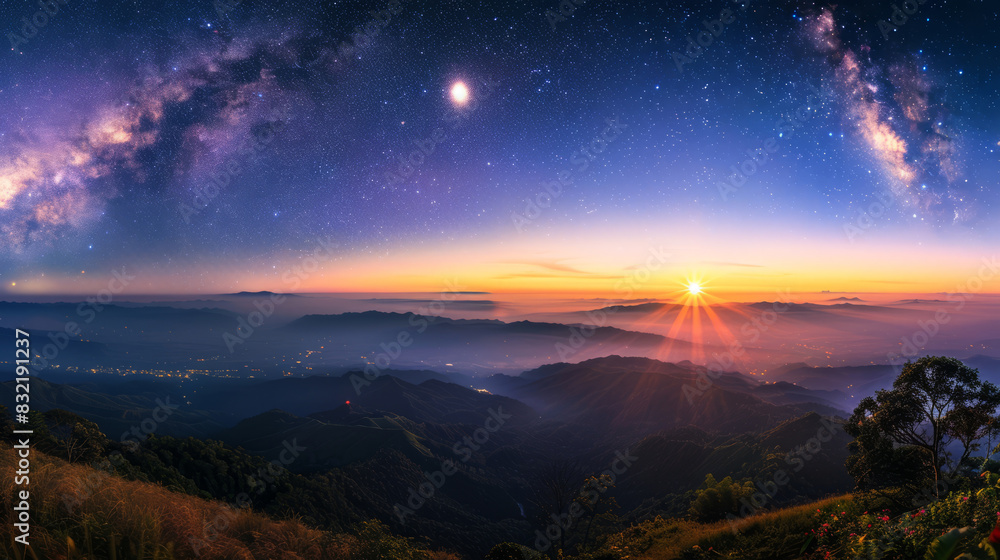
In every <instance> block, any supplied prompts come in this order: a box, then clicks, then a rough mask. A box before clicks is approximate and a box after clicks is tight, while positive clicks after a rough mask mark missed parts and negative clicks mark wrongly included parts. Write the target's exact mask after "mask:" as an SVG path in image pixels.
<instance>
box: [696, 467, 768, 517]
mask: <svg viewBox="0 0 1000 560" xmlns="http://www.w3.org/2000/svg"><path fill="white" fill-rule="evenodd" d="M754 491H755V488H754V486H753V482H751V481H750V480H746V481H744V482H743V484H740V483H738V482H734V481H733V479H732V477H729V476H727V477H726V478H724V479H722V481H721V482H717V481H716V480H715V477H714V476H713V475H712V474H711V473H709V474H708V475H707V476H706V477H705V482H703V483H702V485H701V487H700V488H699V489H698V490H697V491H696V492H695V495H694V499H693V500H691V507H690V508H688V513H689V514H691V517H692V518H694V519H695V520H696V521H700V522H702V523H708V522H711V521H718V520H720V519H724V518H725V517H726V514H727V513H736V512H737V511H739V509H740V498H744V497H749V496H750V495H751V494H753V493H754Z"/></svg>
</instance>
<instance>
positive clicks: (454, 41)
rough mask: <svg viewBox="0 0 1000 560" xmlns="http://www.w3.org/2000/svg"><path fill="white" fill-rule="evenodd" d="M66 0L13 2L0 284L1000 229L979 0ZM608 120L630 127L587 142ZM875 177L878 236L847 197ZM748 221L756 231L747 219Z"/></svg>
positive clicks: (990, 78) (785, 246) (25, 286)
mask: <svg viewBox="0 0 1000 560" xmlns="http://www.w3.org/2000/svg"><path fill="white" fill-rule="evenodd" d="M57 4H58V6H59V12H58V13H57V14H55V15H52V16H46V17H45V18H40V17H39V16H38V15H37V12H39V9H40V8H39V5H38V4H37V2H36V3H35V4H30V3H28V2H19V3H15V4H12V3H5V4H4V5H3V6H2V7H0V22H4V24H5V25H6V26H7V27H6V30H5V32H6V33H7V38H8V40H9V41H10V42H11V43H12V48H11V49H10V50H8V51H5V52H3V53H2V54H0V65H2V66H3V68H4V72H2V73H0V103H2V105H0V107H2V109H0V289H2V290H8V291H22V290H23V291H35V292H53V291H59V290H60V289H70V288H72V289H76V290H79V291H84V292H86V291H88V290H92V289H93V288H94V286H98V284H85V282H87V281H92V282H98V280H96V279H94V280H89V279H90V278H92V276H91V275H93V272H92V271H95V270H96V271H107V270H116V269H118V268H120V267H121V266H125V265H128V266H132V267H134V268H135V269H136V270H137V271H139V276H138V278H139V279H138V280H137V281H136V284H135V285H136V286H137V287H136V289H137V290H140V289H146V290H150V291H170V290H174V289H179V290H194V291H213V290H220V289H230V288H236V287H237V284H238V285H239V286H240V287H242V286H244V285H247V286H256V287H261V288H263V287H268V286H270V287H275V288H278V287H280V286H278V285H276V284H274V283H275V282H277V280H276V279H278V278H280V276H281V273H282V270H283V269H287V267H288V266H290V264H292V263H294V262H295V261H296V260H297V259H301V258H303V255H308V254H309V253H310V251H312V249H313V247H314V246H315V240H316V239H320V238H323V239H327V238H330V239H336V240H337V241H338V243H339V245H338V247H340V249H339V250H340V251H341V253H340V254H339V256H338V258H342V259H343V260H342V261H341V260H339V261H337V262H338V263H339V264H337V265H332V264H331V265H330V267H329V269H325V270H324V272H323V274H324V275H325V276H323V278H324V279H325V280H323V282H326V284H322V285H321V284H316V286H313V287H317V286H319V287H329V289H337V288H338V287H339V286H343V285H347V284H346V283H345V282H346V280H347V279H350V278H354V277H356V275H358V274H360V273H361V272H360V271H365V270H369V271H373V270H376V269H378V270H383V269H384V270H386V271H391V272H387V273H386V274H388V275H390V276H391V277H392V278H394V279H395V280H394V282H395V284H396V285H399V286H403V285H405V284H406V282H407V281H413V282H418V281H419V282H423V284H421V285H428V284H430V285H437V284H435V283H434V282H438V283H439V280H437V279H436V280H435V281H434V282H430V281H428V280H427V278H429V277H431V276H435V275H438V274H439V273H438V272H437V270H438V269H439V268H440V266H439V264H437V260H435V261H434V262H431V261H429V260H427V259H425V260H424V261H421V260H420V259H413V260H408V261H406V264H405V270H404V269H400V268H399V267H402V266H403V264H401V263H402V261H399V260H398V259H400V258H401V257H402V256H405V255H411V254H416V253H415V252H420V254H429V255H434V259H440V260H441V261H448V260H453V261H454V260H456V259H461V258H464V257H462V255H467V254H475V255H476V256H477V259H480V260H481V261H482V262H483V263H486V264H485V265H483V266H482V267H480V269H479V271H480V272H479V273H478V274H479V277H480V278H485V279H486V280H488V282H487V283H489V282H494V284H495V285H492V287H493V288H497V287H502V286H503V285H504V284H503V283H504V282H508V281H514V280H512V279H526V278H529V277H531V275H532V274H533V273H534V272H533V271H532V270H529V269H518V268H516V267H515V266H514V265H511V264H510V263H512V262H521V263H536V262H544V263H549V265H553V266H563V267H569V268H571V269H572V270H574V271H577V272H574V273H573V274H574V275H575V276H574V278H582V277H590V278H592V279H599V278H609V277H614V276H615V275H618V274H619V272H620V270H619V269H618V268H616V267H619V268H620V267H628V266H630V265H631V262H621V261H623V260H625V261H627V257H626V255H632V254H634V255H636V258H640V259H641V258H642V255H645V254H646V253H647V252H648V251H649V250H650V249H651V248H657V247H660V246H663V244H664V243H666V244H667V245H668V248H667V249H666V250H668V251H672V252H676V253H678V254H679V253H683V252H685V251H687V252H690V253H692V254H694V253H699V252H700V254H699V257H698V258H697V260H698V261H703V262H707V263H725V262H736V263H737V264H738V265H740V267H738V268H739V270H734V271H733V273H734V274H739V275H742V277H746V278H750V277H751V276H752V275H753V274H756V275H757V276H756V277H757V278H764V277H766V276H768V275H769V277H772V278H773V277H780V276H781V275H783V274H788V273H789V272H788V270H787V267H785V265H784V264H783V263H785V262H795V261H796V259H795V255H796V254H801V255H806V256H808V255H811V254H813V253H814V252H815V249H814V246H816V244H820V245H822V246H823V247H825V248H827V249H828V250H829V251H837V252H840V251H843V252H844V254H845V255H846V254H848V253H847V252H848V251H856V252H858V253H856V254H855V257H845V258H846V259H847V260H846V261H845V262H846V263H855V262H861V261H863V260H865V259H869V260H873V261H877V260H878V259H879V256H878V255H877V254H876V253H874V251H875V247H896V246H907V247H909V246H911V245H914V244H917V245H920V246H924V247H930V246H934V247H938V248H939V247H942V246H952V244H955V243H959V244H960V245H961V246H962V247H963V250H964V251H968V252H969V253H976V254H980V253H982V251H984V250H985V248H988V247H990V246H992V245H994V243H993V240H995V239H996V238H997V236H998V235H1000V226H998V225H997V223H998V222H997V220H995V216H994V213H995V209H996V204H997V196H998V195H997V189H996V188H995V186H996V183H997V176H998V174H1000V159H998V157H997V153H996V150H997V149H1000V123H998V122H997V115H998V114H1000V112H998V111H997V101H996V100H997V99H1000V95H998V88H997V84H998V81H997V80H996V76H995V72H996V65H995V64H994V63H993V62H994V61H995V60H996V55H997V54H998V53H997V44H1000V40H998V32H997V31H996V29H998V28H1000V26H998V25H997V14H996V13H995V11H993V10H992V9H991V8H989V7H988V6H987V5H986V4H984V3H980V2H972V1H968V2H959V3H954V2H949V3H947V5H945V3H935V2H927V3H924V4H923V5H921V7H920V11H919V14H916V15H912V16H910V17H909V18H908V20H907V21H906V22H905V24H903V25H889V24H884V25H883V24H880V22H884V21H886V20H887V19H888V18H890V17H891V15H892V6H891V2H890V3H887V4H885V5H882V4H880V3H860V2H857V3H838V4H837V5H835V6H834V5H824V4H814V3H811V2H809V3H804V2H781V3H767V4H765V3H741V2H732V1H726V2H722V1H720V2H718V3H717V4H713V5H706V4H703V3H696V2H689V3H673V2H671V3H666V4H656V5H651V4H647V3H639V2H634V3H630V2H625V3H621V2H605V1H601V0H590V1H588V2H586V3H583V4H578V5H577V4H574V6H575V7H574V9H573V10H571V12H572V13H568V14H565V15H564V16H560V17H559V18H555V19H554V18H553V17H552V15H551V14H549V15H548V16H547V15H546V14H547V13H548V12H549V11H551V10H553V9H558V3H552V2H542V1H541V0H539V1H538V2H529V1H524V2H505V3H501V4H497V3H482V4H476V5H465V4H460V3H455V2H424V1H421V0H407V1H404V2H389V1H388V0H386V1H384V2H379V1H374V2H371V3H369V4H365V5H362V4H360V3H354V2H347V3H340V2H338V3H337V4H335V5H334V4H327V3H307V2H301V1H281V2H278V3H264V2H262V1H261V2H257V1H254V0H243V1H226V2H214V3H213V2H210V1H207V0H205V1H184V2H179V3H171V4H170V5H164V3H162V2H161V3H157V2H152V1H138V2H130V3H116V2H110V1H108V2H105V1H101V2H90V3H82V2H81V3H75V2H74V1H73V0H67V2H66V4H61V3H58V2H57ZM726 9H730V10H731V11H732V13H731V14H730V15H731V16H732V17H730V16H728V15H726V12H725V10H726ZM42 19H44V20H45V25H40V22H41V21H42ZM722 19H725V23H722V22H721V21H722ZM716 20H719V22H720V23H718V24H716V23H713V22H715V21H716ZM32 21H34V22H35V24H38V25H35V24H32V25H34V33H33V34H32V33H30V32H31V31H32V28H28V27H25V26H26V25H28V24H27V23H25V22H32ZM26 31H27V32H28V33H25V32H26ZM29 35H30V37H29ZM12 37H13V38H12ZM22 39H23V40H22ZM691 41H695V43H694V46H692V43H691ZM698 42H701V44H703V45H704V46H703V47H698V49H700V50H698V51H697V53H695V47H697V45H698ZM678 53H687V54H686V55H684V57H683V59H684V60H686V62H685V63H684V64H683V65H682V66H681V67H680V68H679V67H678V65H677V64H676V63H675V61H676V60H678V56H679V55H678ZM456 84H464V85H465V86H466V87H467V94H466V93H465V92H461V91H460V88H459V93H461V95H459V97H454V96H453V88H454V87H455V86H456ZM820 87H822V88H823V90H824V91H825V92H832V95H830V96H829V97H824V98H823V99H822V101H821V102H819V103H813V102H811V101H810V99H811V97H810V96H811V95H813V93H812V92H813V91H815V90H816V88H820ZM466 95H467V97H465V96H466ZM459 99H460V100H461V101H457V100H459ZM797 111H798V113H799V115H800V116H805V117H806V118H800V119H797V120H796V121H795V126H794V127H793V128H791V129H788V132H789V133H788V134H785V133H784V132H783V130H784V129H783V128H782V126H783V125H782V124H781V123H783V122H786V123H787V122H789V121H788V117H789V115H793V114H796V112H797ZM608 122H617V123H621V127H622V130H624V131H625V132H624V133H623V134H621V135H620V136H617V137H616V139H615V140H614V142H610V143H608V144H607V145H606V146H603V145H602V149H601V151H600V152H599V153H598V152H596V151H593V150H591V148H590V147H589V146H591V144H592V142H593V139H594V138H595V137H597V136H599V135H600V134H601V133H602V131H604V130H605V128H606V127H607V123H608ZM776 123H777V124H776ZM771 138H774V139H775V143H774V144H768V142H769V139H771ZM765 145H767V146H773V147H774V150H773V153H769V154H768V158H767V160H766V161H762V162H758V163H754V164H753V165H752V167H753V171H754V172H753V173H751V174H749V175H747V176H746V177H745V179H746V180H745V182H744V183H741V186H740V187H739V188H738V190H735V191H733V193H731V194H732V196H727V197H724V198H720V197H719V193H718V188H717V185H718V184H719V183H720V181H725V180H727V178H728V177H729V176H730V175H732V169H733V168H734V167H738V166H741V165H746V162H747V159H748V158H753V157H755V156H754V155H753V154H754V153H756V152H754V150H758V151H759V149H760V148H761V146H765ZM581 149H583V150H585V152H586V153H587V154H589V155H588V156H587V166H586V167H585V168H583V167H582V166H579V165H578V162H579V161H580V158H581V157H582V156H581V155H580V154H581V153H583V152H581ZM748 154H750V155H748ZM401 162H403V163H401ZM567 170H570V171H571V174H570V175H569V176H567V175H566V171H567ZM387 177H388V178H390V179H391V180H390V179H387ZM560 177H562V178H563V179H564V182H563V184H561V190H560V193H559V195H558V197H555V198H554V199H553V200H552V201H550V203H547V204H546V207H545V208H542V209H539V212H537V216H536V217H534V218H532V219H531V220H528V221H527V222H523V221H522V222H518V221H517V220H516V219H513V220H512V216H523V215H524V213H525V209H526V207H528V206H530V205H531V204H534V203H535V200H536V198H537V197H538V196H539V193H545V192H547V191H545V188H544V185H551V184H552V182H553V181H554V180H557V179H558V178H560ZM874 200H884V201H891V204H888V208H886V209H885V211H880V213H879V216H878V217H877V219H874V220H872V221H871V223H870V224H869V225H867V226H865V227H866V228H868V229H865V230H864V236H865V239H866V240H870V241H871V242H872V244H871V245H872V248H871V249H868V251H869V252H867V253H864V252H863V251H866V249H864V248H862V247H860V246H858V245H857V239H847V238H846V237H845V236H844V227H845V224H855V223H857V222H858V216H859V215H861V214H863V213H864V212H866V211H867V209H870V208H871V204H872V203H873V201H874ZM748 231H749V232H754V235H753V236H752V238H753V239H754V240H755V245H754V247H755V249H754V252H753V253H752V255H747V254H746V251H743V250H739V249H738V248H737V247H736V246H735V245H733V244H732V243H731V242H730V241H729V240H734V239H743V238H744V237H745V236H744V233H745V232H748ZM790 232H791V233H790ZM591 238H595V239H600V240H607V241H609V242H612V241H613V242H614V243H612V245H613V246H615V247H617V248H616V249H611V250H606V251H605V250H602V251H598V250H595V249H585V248H582V247H578V246H577V245H579V244H583V243H585V241H583V240H584V239H591ZM565 240H570V241H565ZM788 240H795V245H794V246H791V245H789V243H788ZM768 248H772V249H770V250H769V249H768ZM928 250H930V249H928ZM838 254H839V253H838ZM771 257H774V258H773V259H772V258H771ZM778 257H780V258H781V263H782V264H781V266H780V267H779V263H778V262H777V261H778V260H779V259H778ZM394 259H396V260H394ZM744 260H746V261H752V262H743V261H744ZM799 260H801V259H799ZM684 265H685V266H686V269H685V270H690V269H692V267H694V266H695V265H696V263H695V262H692V263H684ZM524 266H527V265H524ZM712 266H715V265H712ZM769 266H770V267H771V268H770V269H768V268H767V267H769ZM858 266H861V265H860V264H859V265H858ZM678 267H680V265H678ZM776 267H777V268H776ZM782 267H784V268H782ZM751 269H761V270H759V271H757V272H754V273H752V274H751V272H750V270H751ZM85 271H86V274H84V272H85ZM535 272H537V271H535ZM798 272H799V273H804V272H802V271H798ZM665 273H666V272H665ZM372 274H376V273H375V272H372ZM565 274H570V273H568V272H566V273H565ZM491 275H492V276H491ZM383 276H385V275H383ZM81 277H84V279H81ZM385 277H389V276H385ZM317 282H318V281H317ZM419 282H418V283H419ZM15 283H16V290H15V289H14V284H15ZM486 287H491V286H486Z"/></svg>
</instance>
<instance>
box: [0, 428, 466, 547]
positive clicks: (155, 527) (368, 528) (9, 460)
mask: <svg viewBox="0 0 1000 560" xmlns="http://www.w3.org/2000/svg"><path fill="white" fill-rule="evenodd" d="M15 461H16V458H15V455H14V450H13V449H12V448H11V447H10V445H9V444H5V443H0V472H2V473H3V476H2V477H0V501H2V502H3V503H4V504H8V505H11V504H14V503H15V501H14V495H15V491H18V490H22V489H23V488H24V487H22V486H15V485H14V476H13V473H14V471H15V470H16V468H15ZM28 488H29V490H30V493H31V494H30V498H31V502H30V503H31V522H30V525H31V532H30V543H31V547H30V548H29V549H25V547H24V546H22V545H21V544H18V543H15V542H14V537H15V536H16V534H15V530H14V527H13V523H14V519H13V512H12V511H11V507H4V508H3V510H2V513H0V519H2V529H0V557H2V558H4V559H5V560H6V559H11V560H14V559H16V560H21V559H22V558H30V559H37V560H77V559H79V560H83V559H87V560H98V559H100V560H105V559H112V560H146V559H150V560H154V559H155V560H182V559H183V560H188V559H194V558H198V559H200V560H222V559H226V560H243V559H246V560H250V559H254V560H268V559H277V558H282V559H289V560H327V559H331V560H355V559H357V560H361V559H365V560H367V559H373V560H374V559H375V558H400V559H404V560H449V559H450V560H454V559H455V558H456V557H455V556H453V555H451V554H448V553H442V552H432V551H428V550H425V549H423V548H420V547H418V546H416V545H414V544H413V543H412V542H410V541H409V540H407V539H404V538H400V537H397V536H394V535H392V534H391V533H389V531H388V530H387V529H386V528H385V526H383V525H381V524H380V523H378V522H374V521H373V522H365V523H361V524H359V525H358V526H357V527H356V528H355V531H353V534H350V535H347V534H333V533H329V532H324V531H318V530H315V529H312V528H309V527H307V526H305V525H304V524H302V523H301V522H299V521H298V520H296V519H286V520H275V519H272V518H270V517H267V516H265V515H262V514H260V513H257V512H254V511H251V510H250V509H247V508H242V509H240V508H233V507H230V506H228V505H226V504H224V503H222V502H217V501H210V500H204V499H202V498H198V497H196V496H191V495H187V494H181V493H176V492H171V491H170V490H167V489H166V488H164V487H162V486H159V485H155V484H149V483H145V482H137V481H129V480H125V479H122V478H119V477H117V476H112V475H109V474H107V473H105V472H104V471H101V470H99V469H96V468H94V467H90V466H83V465H79V464H69V463H66V462H65V461H62V460H61V459H57V458H54V457H50V456H48V455H45V454H44V453H39V452H36V451H32V457H31V474H30V485H29V487H28Z"/></svg>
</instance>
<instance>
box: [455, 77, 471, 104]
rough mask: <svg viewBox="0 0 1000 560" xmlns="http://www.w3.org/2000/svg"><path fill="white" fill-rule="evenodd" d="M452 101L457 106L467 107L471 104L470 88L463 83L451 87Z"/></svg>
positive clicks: (456, 83)
mask: <svg viewBox="0 0 1000 560" xmlns="http://www.w3.org/2000/svg"><path fill="white" fill-rule="evenodd" d="M451 100H452V101H453V102H454V103H455V104H456V105H465V104H466V103H468V102H469V88H468V87H466V85H465V84H464V83H463V82H455V84H454V85H452V86H451Z"/></svg>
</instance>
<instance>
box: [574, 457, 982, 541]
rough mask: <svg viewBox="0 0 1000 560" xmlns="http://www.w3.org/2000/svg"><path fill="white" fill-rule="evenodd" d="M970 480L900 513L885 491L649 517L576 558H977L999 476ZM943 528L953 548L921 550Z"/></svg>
mask: <svg viewBox="0 0 1000 560" xmlns="http://www.w3.org/2000/svg"><path fill="white" fill-rule="evenodd" d="M970 482H971V484H968V485H966V488H965V489H963V490H958V491H955V492H952V493H951V494H949V495H947V496H946V497H944V498H942V499H940V500H937V501H934V502H931V503H929V504H927V505H924V506H922V507H918V508H916V509H913V510H910V511H905V512H898V511H895V510H893V509H892V508H891V507H886V506H888V504H890V503H892V500H887V499H886V496H885V495H873V494H848V495H844V496H837V497H832V498H827V499H824V500H820V501H817V502H813V503H810V504H805V505H800V506H795V507H790V508H785V509H780V510H776V511H772V512H767V513H763V514H759V515H754V516H751V517H748V518H745V519H734V520H732V521H719V522H715V523H697V522H694V521H689V520H684V519H670V518H656V519H653V520H650V521H646V522H643V523H640V524H637V525H635V526H633V527H630V528H628V529H626V530H624V531H622V532H621V533H617V534H613V535H608V536H607V537H606V538H605V539H604V540H603V544H602V546H601V547H599V548H598V549H597V550H595V551H593V552H592V553H590V554H584V555H580V556H578V557H577V558H580V559H583V558H587V559H591V558H593V559H598V558H600V559H602V560H604V559H606V560H611V559H621V560H624V559H626V558H628V559H630V560H654V559H655V560H672V559H685V560H688V559H709V558H712V559H720V558H727V559H734V560H735V559H740V560H755V559H760V560H792V559H806V560H814V559H824V560H826V559H852V560H853V559H859V558H861V559H865V560H879V559H886V560H889V559H893V560H896V559H913V558H931V559H933V560H950V559H954V558H958V557H962V558H970V557H969V556H961V555H962V554H967V553H972V554H975V555H976V556H975V558H980V557H981V556H978V555H979V554H983V550H982V548H981V547H980V543H981V542H983V541H984V539H986V538H987V537H989V536H990V533H991V531H992V530H993V529H994V527H996V526H997V522H998V519H1000V476H998V475H996V474H992V473H985V474H984V475H982V476H981V477H978V479H976V480H973V481H970ZM896 498H898V496H897V497H896ZM897 503H898V502H897ZM954 529H963V531H961V535H959V532H953V530H954ZM948 533H951V535H950V537H951V538H954V539H956V540H957V545H956V546H955V548H954V550H951V551H949V552H947V553H943V552H938V550H939V549H942V548H944V547H942V546H941V543H939V544H937V545H935V546H937V547H938V549H935V554H931V555H928V550H929V549H931V547H932V545H934V544H935V542H936V541H941V542H943V541H944V540H947V539H943V538H942V537H943V536H944V535H946V534H948ZM988 557H989V558H995V557H996V556H988Z"/></svg>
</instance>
